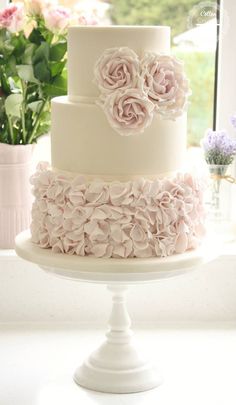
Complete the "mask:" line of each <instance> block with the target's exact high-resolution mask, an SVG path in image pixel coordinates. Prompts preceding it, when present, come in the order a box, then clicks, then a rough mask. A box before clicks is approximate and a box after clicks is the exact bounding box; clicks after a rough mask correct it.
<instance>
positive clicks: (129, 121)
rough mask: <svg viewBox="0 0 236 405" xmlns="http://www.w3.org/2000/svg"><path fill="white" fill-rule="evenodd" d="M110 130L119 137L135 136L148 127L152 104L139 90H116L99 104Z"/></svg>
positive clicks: (151, 115)
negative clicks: (110, 127)
mask: <svg viewBox="0 0 236 405" xmlns="http://www.w3.org/2000/svg"><path fill="white" fill-rule="evenodd" d="M101 106H102V108H103V109H104V111H105V114H106V116H107V119H108V121H109V123H110V125H111V126H112V128H113V129H114V130H115V131H117V132H118V133H119V134H120V135H132V134H134V135H136V134H138V133H142V132H143V131H144V129H145V128H146V127H148V126H149V125H150V124H151V122H152V118H153V111H154V104H153V103H152V102H151V101H150V100H149V99H148V97H147V96H146V95H145V94H143V93H142V91H141V90H140V89H133V88H132V89H126V90H117V91H114V92H112V93H111V94H109V95H108V96H107V97H106V98H105V101H104V103H101Z"/></svg>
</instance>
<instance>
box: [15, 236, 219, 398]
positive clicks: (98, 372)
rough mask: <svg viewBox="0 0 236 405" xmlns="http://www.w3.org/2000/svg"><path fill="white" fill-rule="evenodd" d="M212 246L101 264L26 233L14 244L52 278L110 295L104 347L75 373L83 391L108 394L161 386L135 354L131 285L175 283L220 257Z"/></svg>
mask: <svg viewBox="0 0 236 405" xmlns="http://www.w3.org/2000/svg"><path fill="white" fill-rule="evenodd" d="M216 252H217V249H216V248H215V246H214V249H213V248H212V247H209V245H208V244H206V243H205V244H204V247H203V248H201V249H199V250H195V251H191V252H187V253H184V254H182V255H174V256H170V257H168V258H149V259H103V258H99V259H97V258H94V257H78V256H69V255H61V254H58V253H52V251H51V250H50V249H41V248H39V247H38V246H36V245H34V244H32V243H31V241H30V234H29V232H28V231H26V232H22V233H21V234H19V235H18V236H17V238H16V253H17V254H18V255H19V256H20V257H22V258H23V259H25V260H28V261H30V262H33V263H36V264H37V265H38V266H39V267H40V268H42V269H43V270H45V271H47V272H48V273H51V274H54V275H57V276H61V277H64V278H67V279H72V280H76V281H87V282H92V283H101V284H106V285H107V286H108V290H109V291H110V292H111V294H112V302H113V304H112V311H111V315H110V319H109V329H108V332H107V334H106V340H105V342H104V343H103V344H102V345H101V346H100V347H99V348H98V349H97V350H95V351H94V352H93V353H92V354H91V355H90V356H89V357H88V358H87V360H85V362H84V363H83V364H82V365H81V366H80V367H78V368H77V370H76V371H75V374H74V380H75V381H76V383H78V384H79V385H81V386H82V387H85V388H88V389H91V390H94V391H101V392H109V393H120V394H121V393H135V392H140V391H146V390H149V389H152V388H154V387H157V386H158V385H160V383H161V381H162V379H161V377H160V375H159V374H158V372H157V370H156V368H155V366H154V365H153V364H151V362H149V361H148V360H147V359H146V358H145V357H143V356H142V353H140V351H139V350H138V349H137V347H136V346H135V344H134V342H133V332H132V330H131V329H130V325H131V322H130V317H129V314H128V312H127V308H126V292H127V289H128V287H129V286H130V285H133V284H140V283H141V284H143V283H148V282H154V281H160V280H162V279H167V278H169V277H176V276H179V275H181V274H184V273H186V272H189V270H190V269H193V268H196V267H197V266H201V265H202V264H204V263H206V262H208V261H210V260H213V259H214V258H215V257H216Z"/></svg>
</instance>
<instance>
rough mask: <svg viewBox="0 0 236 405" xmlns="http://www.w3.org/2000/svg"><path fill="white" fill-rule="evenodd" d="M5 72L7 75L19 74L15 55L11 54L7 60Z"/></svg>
mask: <svg viewBox="0 0 236 405" xmlns="http://www.w3.org/2000/svg"><path fill="white" fill-rule="evenodd" d="M5 72H6V75H7V76H8V77H9V76H15V75H16V74H17V71H16V58H15V56H14V55H11V56H10V57H9V59H8V61H7V64H6V65H5Z"/></svg>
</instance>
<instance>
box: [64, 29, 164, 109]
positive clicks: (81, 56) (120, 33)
mask: <svg viewBox="0 0 236 405" xmlns="http://www.w3.org/2000/svg"><path fill="white" fill-rule="evenodd" d="M122 46H126V47H129V48H131V49H132V50H133V51H134V52H136V53H137V54H138V55H139V57H142V56H143V54H144V53H145V52H156V53H165V54H169V53H170V27H165V26H160V27H141V26H140V27H132V26H130V27H122V26H112V27H94V26H93V27H88V26H87V27H86V26H85V27H71V28H69V33H68V96H69V99H70V100H71V101H77V100H79V98H78V97H97V96H98V94H99V91H98V88H97V86H96V85H95V84H94V82H93V78H94V73H93V70H94V65H95V62H96V61H97V60H98V58H99V57H100V55H101V54H102V53H103V52H104V51H105V49H108V48H114V47H122Z"/></svg>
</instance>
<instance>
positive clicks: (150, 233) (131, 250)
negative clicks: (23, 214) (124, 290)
mask: <svg viewBox="0 0 236 405" xmlns="http://www.w3.org/2000/svg"><path fill="white" fill-rule="evenodd" d="M31 182H32V184H33V193H34V196H35V201H34V204H33V209H32V224H31V233H32V242H33V243H36V244H37V245H39V246H40V247H42V248H52V251H53V252H58V253H59V252H60V253H67V254H76V255H79V256H87V255H90V256H91V255H93V256H96V257H114V258H130V257H142V258H143V257H161V256H169V255H172V254H174V253H183V252H185V251H186V250H188V249H194V248H196V247H198V246H199V244H200V241H201V240H202V238H203V236H204V234H205V227H204V217H205V213H204V203H203V189H204V185H203V184H202V182H201V181H200V180H198V179H196V178H194V177H193V176H192V175H190V174H188V173H185V174H183V173H180V174H177V175H176V176H175V177H173V178H164V179H158V178H157V179H155V180H148V179H143V178H140V179H138V180H132V181H127V182H117V181H116V182H105V181H103V180H94V181H86V179H85V178H84V177H83V176H77V177H74V176H73V177H72V176H70V175H68V174H62V173H56V172H53V171H52V170H50V167H49V165H48V164H46V163H41V164H39V166H38V168H37V172H36V173H35V174H34V175H33V176H32V178H31Z"/></svg>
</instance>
